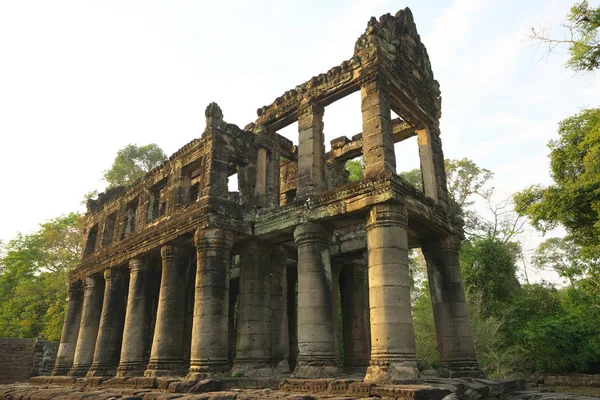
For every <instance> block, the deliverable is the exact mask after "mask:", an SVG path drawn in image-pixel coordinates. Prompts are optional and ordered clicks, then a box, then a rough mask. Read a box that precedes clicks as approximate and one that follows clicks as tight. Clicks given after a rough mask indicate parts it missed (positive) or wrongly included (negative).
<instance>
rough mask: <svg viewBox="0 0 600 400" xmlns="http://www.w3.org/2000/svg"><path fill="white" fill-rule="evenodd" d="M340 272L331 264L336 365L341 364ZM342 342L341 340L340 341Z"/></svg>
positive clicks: (340, 269) (339, 266) (337, 267)
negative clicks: (339, 334)
mask: <svg viewBox="0 0 600 400" xmlns="http://www.w3.org/2000/svg"><path fill="white" fill-rule="evenodd" d="M341 272H342V265H341V264H333V265H332V266H331V305H332V309H331V312H332V313H333V339H334V348H335V362H336V365H340V364H341V354H340V338H339V336H338V333H339V328H340V324H339V315H338V311H339V310H338V300H339V297H340V273H341ZM342 340H343V339H342ZM342 345H343V343H342Z"/></svg>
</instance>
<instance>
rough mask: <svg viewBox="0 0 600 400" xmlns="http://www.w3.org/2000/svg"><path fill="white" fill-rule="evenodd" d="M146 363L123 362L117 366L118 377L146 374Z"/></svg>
mask: <svg viewBox="0 0 600 400" xmlns="http://www.w3.org/2000/svg"><path fill="white" fill-rule="evenodd" d="M146 365H147V364H146V363H122V364H120V365H119V368H117V374H116V377H117V378H127V377H132V376H144V371H145V370H146Z"/></svg>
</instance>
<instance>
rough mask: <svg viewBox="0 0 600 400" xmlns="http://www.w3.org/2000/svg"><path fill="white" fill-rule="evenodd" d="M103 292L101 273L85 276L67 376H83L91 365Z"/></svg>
mask: <svg viewBox="0 0 600 400" xmlns="http://www.w3.org/2000/svg"><path fill="white" fill-rule="evenodd" d="M103 292H104V279H102V275H100V274H96V275H91V276H88V277H87V278H85V282H84V285H83V308H82V310H81V323H80V325H79V336H78V337H77V346H76V347H75V356H74V357H73V367H72V368H71V371H70V372H69V376H85V374H86V373H87V372H88V370H89V369H90V367H91V366H92V361H93V359H94V349H95V348H96V338H97V337H98V325H99V324H100V315H101V313H102V300H103Z"/></svg>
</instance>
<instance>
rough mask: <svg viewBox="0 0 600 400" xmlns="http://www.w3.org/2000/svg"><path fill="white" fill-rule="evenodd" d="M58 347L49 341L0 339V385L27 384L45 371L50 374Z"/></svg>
mask: <svg viewBox="0 0 600 400" xmlns="http://www.w3.org/2000/svg"><path fill="white" fill-rule="evenodd" d="M57 347H58V345H57V343H55V342H49V341H47V340H37V339H0V383H13V382H25V381H27V380H29V378H31V377H32V376H34V375H38V374H40V373H41V374H44V370H46V373H47V372H49V371H48V368H51V367H52V365H54V359H55V357H56V349H57ZM44 355H46V358H47V359H46V360H44ZM46 365H47V366H48V367H47V368H44V367H45V366H46Z"/></svg>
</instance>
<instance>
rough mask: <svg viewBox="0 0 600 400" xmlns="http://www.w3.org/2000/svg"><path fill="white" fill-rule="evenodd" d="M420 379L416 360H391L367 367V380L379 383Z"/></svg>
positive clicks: (395, 382)
mask: <svg viewBox="0 0 600 400" xmlns="http://www.w3.org/2000/svg"><path fill="white" fill-rule="evenodd" d="M418 379H419V369H418V368H417V362H416V361H391V362H389V363H388V362H386V363H385V364H383V363H382V364H380V365H375V364H374V363H373V362H371V365H369V367H368V368H367V373H366V374H365V379H364V381H365V382H372V383H378V384H398V383H414V382H417V380H418Z"/></svg>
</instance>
